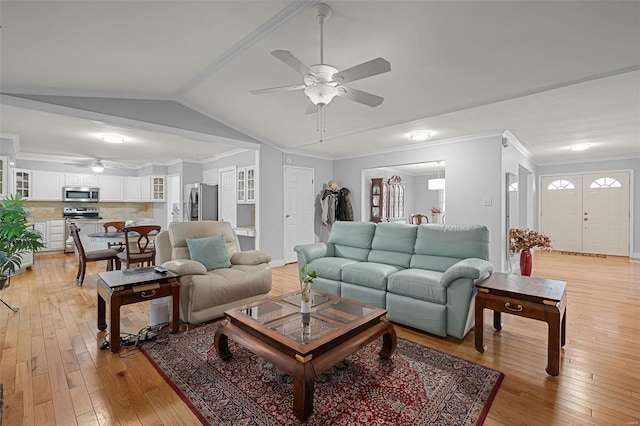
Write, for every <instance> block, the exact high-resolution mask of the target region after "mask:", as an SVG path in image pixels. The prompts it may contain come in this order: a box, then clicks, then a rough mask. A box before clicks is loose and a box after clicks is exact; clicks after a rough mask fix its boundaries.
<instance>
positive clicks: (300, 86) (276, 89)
mask: <svg viewBox="0 0 640 426" xmlns="http://www.w3.org/2000/svg"><path fill="white" fill-rule="evenodd" d="M305 87H307V86H305V85H304V84H296V85H293V86H281V87H271V88H269V89H258V90H250V91H249V93H251V94H252V95H263V94H265V93H274V92H288V91H290V90H300V89H304V88H305Z"/></svg>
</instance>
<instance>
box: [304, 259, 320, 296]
mask: <svg viewBox="0 0 640 426" xmlns="http://www.w3.org/2000/svg"><path fill="white" fill-rule="evenodd" d="M300 272H301V273H302V274H301V275H300V287H301V288H302V296H301V297H302V301H303V302H310V301H311V284H313V280H314V279H316V278H318V274H316V271H311V272H309V273H307V265H304V266H303V267H302V269H301V270H300Z"/></svg>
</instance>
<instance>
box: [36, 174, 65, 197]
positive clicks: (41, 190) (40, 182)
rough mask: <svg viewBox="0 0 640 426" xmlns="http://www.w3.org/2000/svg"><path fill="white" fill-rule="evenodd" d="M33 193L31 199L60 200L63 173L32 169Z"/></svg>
mask: <svg viewBox="0 0 640 426" xmlns="http://www.w3.org/2000/svg"><path fill="white" fill-rule="evenodd" d="M32 183H33V189H32V191H33V194H32V197H31V199H32V200H38V201H60V200H62V187H63V186H64V173H62V172H47V171H42V170H34V171H33V182H32Z"/></svg>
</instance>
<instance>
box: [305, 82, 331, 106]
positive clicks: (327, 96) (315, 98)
mask: <svg viewBox="0 0 640 426" xmlns="http://www.w3.org/2000/svg"><path fill="white" fill-rule="evenodd" d="M304 94H305V95H307V97H308V98H309V99H310V100H311V102H313V104H314V105H328V104H329V102H331V101H332V100H333V98H335V97H336V96H337V95H338V89H337V88H336V87H334V86H330V85H328V84H316V85H315V86H310V87H307V88H306V89H304Z"/></svg>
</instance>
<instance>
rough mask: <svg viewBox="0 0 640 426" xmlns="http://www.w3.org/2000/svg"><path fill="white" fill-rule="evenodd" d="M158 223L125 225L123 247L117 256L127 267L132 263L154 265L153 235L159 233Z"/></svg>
mask: <svg viewBox="0 0 640 426" xmlns="http://www.w3.org/2000/svg"><path fill="white" fill-rule="evenodd" d="M161 228H162V227H161V226H160V225H138V226H127V227H125V228H124V229H123V231H124V240H125V245H124V246H125V249H124V251H123V252H120V253H118V258H119V259H120V261H121V262H124V264H125V267H126V268H127V269H129V268H130V267H131V265H132V264H134V265H135V264H139V265H140V266H145V263H146V264H147V265H148V266H151V265H155V263H156V247H155V244H154V239H155V236H156V235H158V233H160V229H161Z"/></svg>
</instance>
